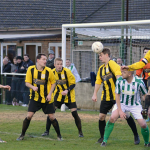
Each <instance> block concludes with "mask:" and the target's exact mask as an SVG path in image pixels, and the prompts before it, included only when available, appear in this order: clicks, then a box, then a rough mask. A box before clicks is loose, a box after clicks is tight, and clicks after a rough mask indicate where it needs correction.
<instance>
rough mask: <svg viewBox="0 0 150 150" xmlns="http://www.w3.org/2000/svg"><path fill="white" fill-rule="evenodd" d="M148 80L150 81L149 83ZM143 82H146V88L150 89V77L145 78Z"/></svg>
mask: <svg viewBox="0 0 150 150" xmlns="http://www.w3.org/2000/svg"><path fill="white" fill-rule="evenodd" d="M148 81H149V83H148ZM143 82H144V84H145V86H146V89H147V90H148V87H149V86H150V79H149V80H148V79H147V80H146V79H143Z"/></svg>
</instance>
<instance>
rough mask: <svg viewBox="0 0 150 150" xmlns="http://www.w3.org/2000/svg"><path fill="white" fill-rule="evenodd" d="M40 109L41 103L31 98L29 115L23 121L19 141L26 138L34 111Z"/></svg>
mask: <svg viewBox="0 0 150 150" xmlns="http://www.w3.org/2000/svg"><path fill="white" fill-rule="evenodd" d="M39 109H41V103H39V102H37V101H34V100H33V99H30V102H29V107H28V113H27V117H26V118H25V119H24V121H23V126H22V133H21V135H20V137H19V138H18V139H17V140H18V141H20V140H23V139H24V136H25V132H26V130H27V129H28V127H29V124H30V121H31V119H32V117H33V115H34V113H35V112H36V111H38V110H39Z"/></svg>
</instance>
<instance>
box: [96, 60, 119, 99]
mask: <svg viewBox="0 0 150 150" xmlns="http://www.w3.org/2000/svg"><path fill="white" fill-rule="evenodd" d="M117 75H121V70H120V66H119V65H118V64H117V63H116V62H114V61H113V60H110V61H109V62H108V64H107V65H106V66H105V64H103V65H101V66H100V67H99V70H98V73H97V77H96V82H95V83H96V84H101V83H103V91H102V95H101V100H105V101H111V100H115V83H116V76H117Z"/></svg>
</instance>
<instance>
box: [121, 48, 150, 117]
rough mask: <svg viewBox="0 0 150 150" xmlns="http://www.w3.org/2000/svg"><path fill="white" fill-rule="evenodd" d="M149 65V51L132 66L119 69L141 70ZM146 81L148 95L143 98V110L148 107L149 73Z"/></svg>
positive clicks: (149, 112) (149, 102) (149, 95)
mask: <svg viewBox="0 0 150 150" xmlns="http://www.w3.org/2000/svg"><path fill="white" fill-rule="evenodd" d="M148 63H150V50H149V51H148V52H147V53H146V55H145V57H144V58H143V59H142V60H141V61H139V62H136V63H134V64H132V65H129V66H121V69H129V71H133V70H138V69H141V68H143V67H144V66H145V65H146V64H148ZM148 76H149V77H148V79H147V86H148V93H147V95H146V98H145V109H147V111H148V109H149V106H150V73H148ZM148 117H149V118H150V109H149V111H148Z"/></svg>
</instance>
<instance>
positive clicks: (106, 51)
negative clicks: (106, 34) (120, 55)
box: [102, 47, 110, 57]
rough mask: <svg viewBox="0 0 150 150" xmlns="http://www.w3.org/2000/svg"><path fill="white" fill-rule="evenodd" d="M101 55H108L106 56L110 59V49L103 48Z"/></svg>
mask: <svg viewBox="0 0 150 150" xmlns="http://www.w3.org/2000/svg"><path fill="white" fill-rule="evenodd" d="M102 53H103V54H108V56H109V57H110V49H109V48H107V47H105V48H104V49H103V51H102Z"/></svg>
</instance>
